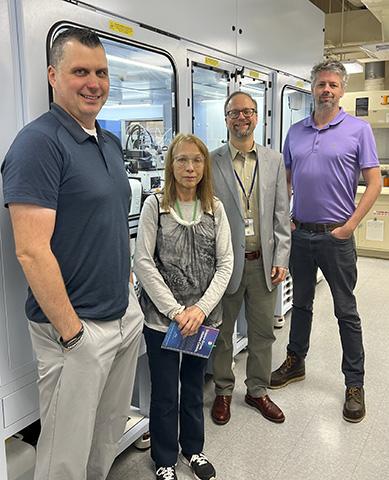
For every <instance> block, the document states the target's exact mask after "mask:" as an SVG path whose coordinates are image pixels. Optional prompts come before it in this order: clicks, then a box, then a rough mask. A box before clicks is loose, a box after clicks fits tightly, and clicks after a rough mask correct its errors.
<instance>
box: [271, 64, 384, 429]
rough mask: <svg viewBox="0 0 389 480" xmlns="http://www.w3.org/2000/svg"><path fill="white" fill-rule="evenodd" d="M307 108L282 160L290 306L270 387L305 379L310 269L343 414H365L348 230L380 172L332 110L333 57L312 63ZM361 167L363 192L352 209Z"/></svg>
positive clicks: (348, 120)
mask: <svg viewBox="0 0 389 480" xmlns="http://www.w3.org/2000/svg"><path fill="white" fill-rule="evenodd" d="M311 81H312V94H313V96H314V101H315V111H314V113H313V114H312V116H310V117H308V118H306V119H304V120H302V121H300V122H298V123H296V124H295V125H292V127H291V128H290V130H289V132H288V135H287V138H286V141H285V145H284V151H283V153H284V158H285V166H286V170H287V178H288V185H289V187H290V191H291V189H292V188H293V222H292V230H293V233H292V250H291V257H290V268H291V273H292V277H293V310H292V319H291V329H290V334H289V345H288V347H287V357H286V360H285V361H284V362H283V364H282V365H281V366H280V367H279V368H278V369H277V370H276V371H274V372H273V373H272V377H271V388H281V387H284V386H285V385H288V384H289V383H291V382H296V381H299V380H303V379H304V378H305V357H306V355H307V352H308V349H309V337H310V333H311V326H312V307H313V299H314V295H315V286H316V274H317V269H318V268H320V269H321V271H322V272H323V274H324V277H325V278H326V280H327V282H328V284H329V286H330V289H331V293H332V297H333V302H334V309H335V315H336V317H337V319H338V324H339V332H340V337H341V343H342V348H343V359H342V371H343V374H344V376H345V383H346V399H345V403H344V407H343V418H344V419H345V420H347V421H349V422H359V421H361V420H362V419H363V418H364V416H365V401H364V390H363V379H364V350H363V343H362V329H361V320H360V317H359V315H358V312H357V305H356V300H355V296H354V294H353V290H354V287H355V284H356V280H357V268H356V258H357V257H356V251H355V241H354V237H353V232H354V230H355V229H356V228H357V226H358V224H359V222H360V221H361V220H362V218H363V217H364V216H365V215H366V213H367V212H368V211H369V210H370V208H371V207H372V205H373V204H374V202H375V200H376V198H377V196H378V195H379V193H380V190H381V175H380V170H379V162H378V159H377V152H376V147H375V141H374V137H373V133H372V130H371V128H370V125H369V124H368V123H366V122H364V121H363V120H360V119H358V118H355V117H352V116H351V115H348V114H347V113H345V112H344V111H343V109H342V108H340V107H339V100H340V98H341V97H342V96H343V94H344V89H345V86H346V83H347V73H346V70H345V68H344V66H343V65H342V64H341V63H340V62H337V61H333V60H327V61H324V62H321V63H319V64H317V65H315V66H314V67H313V69H312V72H311ZM360 172H362V175H363V178H364V180H365V182H366V185H367V186H366V191H365V193H364V194H363V196H362V198H361V200H360V202H359V204H358V206H357V207H356V208H355V203H354V199H355V193H356V189H357V185H358V178H359V174H360Z"/></svg>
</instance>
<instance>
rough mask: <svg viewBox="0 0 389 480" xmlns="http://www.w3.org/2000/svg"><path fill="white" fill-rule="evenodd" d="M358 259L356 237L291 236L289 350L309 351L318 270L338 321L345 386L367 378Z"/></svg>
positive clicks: (301, 353)
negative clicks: (358, 295) (359, 309)
mask: <svg viewBox="0 0 389 480" xmlns="http://www.w3.org/2000/svg"><path fill="white" fill-rule="evenodd" d="M356 260H357V256H356V251H355V242H354V238H353V237H351V238H350V239H347V240H338V239H337V238H335V237H334V236H333V235H332V234H331V233H311V232H307V231H305V230H302V229H297V230H295V231H294V232H293V234H292V251H291V257H290V269H291V274H292V278H293V310H292V320H291V330H290V334H289V345H288V350H289V351H292V352H295V353H296V354H297V355H298V356H301V357H305V356H306V354H307V352H308V349H309V337H310V334H311V327H312V308H313V299H314V296H315V288H316V274H317V269H318V267H319V268H320V269H321V271H322V272H323V275H324V277H325V279H326V280H327V282H328V284H329V287H330V289H331V293H332V298H333V302H334V310H335V316H336V318H337V319H338V325H339V332H340V338H341V343H342V348H343V359H342V371H343V374H344V376H345V383H346V386H362V385H363V379H364V360H365V358H364V357H365V356H364V350H363V343H362V329H361V320H360V318H359V315H358V312H357V305H356V300H355V296H354V294H353V291H354V288H355V284H356V281H357V267H356Z"/></svg>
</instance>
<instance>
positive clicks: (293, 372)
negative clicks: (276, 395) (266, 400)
mask: <svg viewBox="0 0 389 480" xmlns="http://www.w3.org/2000/svg"><path fill="white" fill-rule="evenodd" d="M304 378H305V361H304V359H303V358H301V357H298V356H297V355H296V354H295V353H294V352H287V353H286V360H285V361H284V363H283V364H282V365H281V366H280V368H278V369H277V370H275V371H274V372H272V374H271V379H270V385H269V388H272V389H277V388H282V387H285V386H286V385H288V384H289V383H292V382H299V381H300V380H304Z"/></svg>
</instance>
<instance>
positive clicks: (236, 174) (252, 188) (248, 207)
mask: <svg viewBox="0 0 389 480" xmlns="http://www.w3.org/2000/svg"><path fill="white" fill-rule="evenodd" d="M257 171H258V159H257V160H256V161H255V168H254V175H253V179H252V181H251V187H250V191H249V194H248V195H247V193H246V190H245V188H244V185H243V182H242V180H241V179H240V177H239V175H238V173H237V171H236V170H235V168H234V173H235V177H236V179H237V181H238V183H239V186H240V188H241V190H242V192H243V195H244V198H245V199H246V205H247V210H250V198H251V194H252V193H253V190H254V183H255V179H256V177H257Z"/></svg>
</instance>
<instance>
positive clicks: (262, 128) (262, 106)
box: [239, 77, 266, 145]
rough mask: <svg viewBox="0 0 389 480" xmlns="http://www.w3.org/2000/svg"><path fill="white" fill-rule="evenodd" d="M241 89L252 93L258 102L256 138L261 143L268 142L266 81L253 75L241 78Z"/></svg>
mask: <svg viewBox="0 0 389 480" xmlns="http://www.w3.org/2000/svg"><path fill="white" fill-rule="evenodd" d="M239 90H240V91H241V92H244V93H248V94H249V95H251V96H252V97H253V98H254V100H255V101H256V102H257V112H258V124H257V127H256V129H255V131H254V138H255V141H256V143H259V145H265V142H266V82H264V81H263V80H258V79H256V78H251V77H242V78H241V79H240V87H239Z"/></svg>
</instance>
